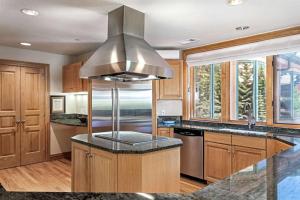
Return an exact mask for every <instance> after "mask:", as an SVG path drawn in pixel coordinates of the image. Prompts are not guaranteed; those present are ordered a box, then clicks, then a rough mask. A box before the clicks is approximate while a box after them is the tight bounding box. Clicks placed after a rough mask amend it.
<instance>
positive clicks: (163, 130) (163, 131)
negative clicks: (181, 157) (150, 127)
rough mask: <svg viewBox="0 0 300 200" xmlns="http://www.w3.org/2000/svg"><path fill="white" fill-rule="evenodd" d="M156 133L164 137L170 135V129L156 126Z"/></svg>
mask: <svg viewBox="0 0 300 200" xmlns="http://www.w3.org/2000/svg"><path fill="white" fill-rule="evenodd" d="M157 135H158V136H164V137H170V129H169V128H158V129H157Z"/></svg>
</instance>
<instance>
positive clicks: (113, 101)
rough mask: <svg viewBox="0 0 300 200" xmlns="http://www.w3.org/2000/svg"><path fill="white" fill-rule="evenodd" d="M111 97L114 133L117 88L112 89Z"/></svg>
mask: <svg viewBox="0 0 300 200" xmlns="http://www.w3.org/2000/svg"><path fill="white" fill-rule="evenodd" d="M111 97H112V101H111V102H112V115H111V121H112V133H113V134H114V133H115V112H116V111H115V89H114V88H112V89H111Z"/></svg>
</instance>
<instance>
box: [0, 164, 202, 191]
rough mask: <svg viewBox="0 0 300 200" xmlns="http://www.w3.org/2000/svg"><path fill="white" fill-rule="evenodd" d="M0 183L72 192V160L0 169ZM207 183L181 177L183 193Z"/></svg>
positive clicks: (17, 188)
mask: <svg viewBox="0 0 300 200" xmlns="http://www.w3.org/2000/svg"><path fill="white" fill-rule="evenodd" d="M0 183H1V184H2V186H3V187H4V188H5V189H6V190H7V191H20V192H21V191H24V192H26V191H34V192H40V191H41V192H70V191H71V162H70V161H69V160H66V159H60V160H54V161H49V162H43V163H37V164H32V165H26V166H21V167H15V168H9V169H3V170H0ZM205 186H206V185H205V184H202V183H198V182H196V181H192V180H189V179H186V178H181V184H180V191H181V192H182V193H190V192H195V191H197V190H199V189H201V188H203V187H205Z"/></svg>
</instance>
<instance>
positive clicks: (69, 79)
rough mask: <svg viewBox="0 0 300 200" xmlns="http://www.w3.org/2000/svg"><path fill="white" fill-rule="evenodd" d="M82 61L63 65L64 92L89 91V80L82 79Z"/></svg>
mask: <svg viewBox="0 0 300 200" xmlns="http://www.w3.org/2000/svg"><path fill="white" fill-rule="evenodd" d="M82 65H83V63H82V62H78V63H74V64H70V65H65V66H63V92H82V91H87V89H88V88H87V85H88V84H87V80H84V79H80V74H79V71H80V68H81V66H82Z"/></svg>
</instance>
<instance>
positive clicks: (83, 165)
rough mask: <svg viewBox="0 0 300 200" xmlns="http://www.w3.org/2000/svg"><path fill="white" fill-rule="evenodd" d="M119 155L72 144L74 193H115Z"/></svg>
mask: <svg viewBox="0 0 300 200" xmlns="http://www.w3.org/2000/svg"><path fill="white" fill-rule="evenodd" d="M117 170H118V168H117V154H112V153H109V152H106V151H101V150H98V149H95V148H90V147H88V146H86V145H82V144H78V143H74V142H73V143H72V191H73V192H115V191H116V190H117Z"/></svg>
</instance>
